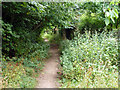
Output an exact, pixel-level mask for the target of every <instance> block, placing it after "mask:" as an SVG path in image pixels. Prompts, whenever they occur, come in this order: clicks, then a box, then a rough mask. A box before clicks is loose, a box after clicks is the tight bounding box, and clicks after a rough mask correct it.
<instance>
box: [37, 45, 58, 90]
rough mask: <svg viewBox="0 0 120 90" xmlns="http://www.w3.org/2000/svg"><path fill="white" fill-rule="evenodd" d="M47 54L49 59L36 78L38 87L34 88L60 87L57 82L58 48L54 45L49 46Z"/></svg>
mask: <svg viewBox="0 0 120 90" xmlns="http://www.w3.org/2000/svg"><path fill="white" fill-rule="evenodd" d="M49 53H50V54H51V57H50V58H49V59H48V60H47V61H46V62H45V66H44V69H43V71H42V72H41V74H40V76H39V77H38V78H37V81H38V85H37V86H36V88H58V87H60V84H59V83H58V81H57V77H58V74H57V72H58V64H59V63H58V62H59V53H58V46H57V45H56V44H51V48H50V51H49Z"/></svg>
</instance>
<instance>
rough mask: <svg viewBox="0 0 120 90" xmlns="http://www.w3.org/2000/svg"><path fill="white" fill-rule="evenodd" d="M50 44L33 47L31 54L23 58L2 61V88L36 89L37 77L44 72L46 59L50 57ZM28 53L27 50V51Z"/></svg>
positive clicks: (5, 58) (37, 44) (8, 58)
mask: <svg viewBox="0 0 120 90" xmlns="http://www.w3.org/2000/svg"><path fill="white" fill-rule="evenodd" d="M48 50H49V44H47V43H44V42H43V43H42V44H41V43H36V44H34V45H31V48H30V49H29V51H32V52H29V54H28V53H27V54H26V55H23V56H21V57H12V58H10V57H4V56H3V59H2V77H3V83H2V84H3V85H2V88H34V87H35V85H36V83H37V81H36V77H37V76H38V73H39V72H40V71H41V70H42V68H43V65H44V59H45V58H47V57H48ZM26 51H27V50H26Z"/></svg>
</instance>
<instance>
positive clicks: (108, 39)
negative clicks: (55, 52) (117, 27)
mask: <svg viewBox="0 0 120 90" xmlns="http://www.w3.org/2000/svg"><path fill="white" fill-rule="evenodd" d="M61 47H62V48H61V51H62V56H61V58H60V60H61V66H62V72H63V75H62V80H61V83H62V87H63V88H106V87H107V88H108V87H109V88H117V87H118V72H117V71H118V68H117V57H118V51H117V50H118V45H117V37H115V36H114V34H113V32H109V33H107V32H103V33H101V34H99V33H97V32H96V33H95V34H92V35H91V34H90V32H86V33H85V34H79V35H78V36H77V37H75V38H74V40H71V41H69V40H66V41H62V42H61ZM111 77H112V78H111Z"/></svg>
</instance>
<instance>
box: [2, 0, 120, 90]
mask: <svg viewBox="0 0 120 90" xmlns="http://www.w3.org/2000/svg"><path fill="white" fill-rule="evenodd" d="M1 23H2V28H1V29H0V31H2V77H3V83H2V87H1V88H11V87H12V88H17V87H20V88H34V87H35V86H36V83H37V82H36V77H38V76H39V73H40V72H41V70H42V68H43V67H44V62H45V60H46V59H47V58H49V57H50V55H49V53H48V51H49V49H50V44H51V43H55V44H57V45H59V52H60V65H61V69H60V72H59V73H60V79H59V82H60V84H61V88H118V64H119V63H118V60H119V53H120V51H119V39H118V31H119V30H120V2H113V1H111V2H74V3H72V2H36V1H31V2H2V20H1ZM45 39H47V40H48V42H45Z"/></svg>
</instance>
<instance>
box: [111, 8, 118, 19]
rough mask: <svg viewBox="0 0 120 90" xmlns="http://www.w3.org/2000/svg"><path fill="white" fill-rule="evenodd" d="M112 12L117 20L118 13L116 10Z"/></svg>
mask: <svg viewBox="0 0 120 90" xmlns="http://www.w3.org/2000/svg"><path fill="white" fill-rule="evenodd" d="M112 12H113V13H114V15H115V18H116V19H117V18H118V11H117V10H116V9H114V10H112Z"/></svg>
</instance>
